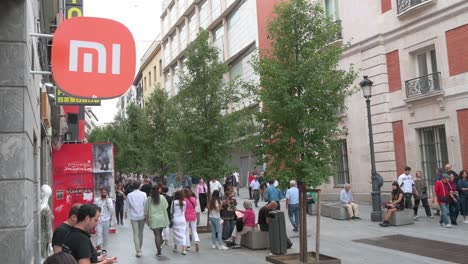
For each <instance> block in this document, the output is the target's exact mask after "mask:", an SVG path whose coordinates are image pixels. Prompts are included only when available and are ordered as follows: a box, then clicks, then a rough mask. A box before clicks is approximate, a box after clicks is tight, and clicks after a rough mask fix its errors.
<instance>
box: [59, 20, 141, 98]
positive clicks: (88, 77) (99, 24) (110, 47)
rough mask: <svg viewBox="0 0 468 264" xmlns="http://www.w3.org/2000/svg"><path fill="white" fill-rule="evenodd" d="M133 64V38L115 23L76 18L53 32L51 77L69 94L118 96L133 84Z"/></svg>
mask: <svg viewBox="0 0 468 264" xmlns="http://www.w3.org/2000/svg"><path fill="white" fill-rule="evenodd" d="M135 64H136V52H135V41H134V40H133V36H132V34H131V33H130V31H129V30H128V28H127V27H125V26H124V25H123V24H121V23H119V22H117V21H114V20H110V19H104V18H95V17H75V18H72V19H69V20H65V21H64V22H63V23H62V24H61V25H60V26H59V27H58V28H57V30H56V31H55V34H54V38H53V43H52V74H53V77H54V80H55V82H56V83H57V84H58V86H59V87H60V88H61V89H62V90H63V91H65V92H66V93H67V94H69V95H72V96H75V97H85V98H100V99H109V98H114V97H118V96H120V95H122V94H124V93H125V92H126V91H127V90H128V88H130V86H131V85H132V83H133V78H134V76H135Z"/></svg>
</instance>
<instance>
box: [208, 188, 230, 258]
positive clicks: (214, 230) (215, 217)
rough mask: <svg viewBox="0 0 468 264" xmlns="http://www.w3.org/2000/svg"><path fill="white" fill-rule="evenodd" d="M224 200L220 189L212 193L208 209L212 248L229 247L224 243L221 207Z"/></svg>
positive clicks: (223, 248) (222, 248)
mask: <svg viewBox="0 0 468 264" xmlns="http://www.w3.org/2000/svg"><path fill="white" fill-rule="evenodd" d="M222 205H223V201H222V200H221V197H220V195H219V191H218V190H215V191H214V192H213V194H212V195H211V199H210V202H209V204H208V210H209V211H210V224H211V248H212V249H216V248H217V249H221V250H226V249H228V248H227V247H226V246H224V245H223V240H222V235H221V233H222V232H223V229H222V228H221V214H220V212H221V208H222Z"/></svg>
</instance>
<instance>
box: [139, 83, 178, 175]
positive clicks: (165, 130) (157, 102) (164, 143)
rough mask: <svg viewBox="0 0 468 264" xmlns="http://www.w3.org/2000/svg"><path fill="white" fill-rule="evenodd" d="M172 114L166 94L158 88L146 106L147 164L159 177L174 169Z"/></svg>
mask: <svg viewBox="0 0 468 264" xmlns="http://www.w3.org/2000/svg"><path fill="white" fill-rule="evenodd" d="M172 114H173V113H172V112H171V104H170V102H169V99H168V96H167V94H166V92H165V91H164V90H163V89H162V88H161V87H159V86H157V87H156V89H154V91H153V93H152V94H151V95H150V97H149V99H148V101H147V102H146V104H145V115H146V118H147V120H148V133H149V142H148V144H149V145H148V146H146V148H148V149H149V150H148V157H147V162H148V166H149V169H150V170H151V171H154V172H156V173H158V174H159V175H165V174H166V173H167V172H168V170H169V169H171V168H172V169H174V164H173V160H174V156H173V155H170V147H169V142H168V141H169V126H170V124H171V117H172Z"/></svg>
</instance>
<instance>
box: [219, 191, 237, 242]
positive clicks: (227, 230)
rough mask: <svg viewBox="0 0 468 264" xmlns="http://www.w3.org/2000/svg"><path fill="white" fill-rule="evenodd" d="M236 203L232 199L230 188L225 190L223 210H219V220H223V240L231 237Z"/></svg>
mask: <svg viewBox="0 0 468 264" xmlns="http://www.w3.org/2000/svg"><path fill="white" fill-rule="evenodd" d="M236 206H237V201H236V198H235V197H234V191H233V190H232V187H230V188H228V189H227V192H226V194H225V196H224V200H223V209H222V210H221V218H222V219H223V222H224V225H223V239H228V238H230V237H231V234H232V230H233V229H234V220H235V219H234V218H235V217H236Z"/></svg>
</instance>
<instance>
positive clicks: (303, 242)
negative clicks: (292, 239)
mask: <svg viewBox="0 0 468 264" xmlns="http://www.w3.org/2000/svg"><path fill="white" fill-rule="evenodd" d="M306 191H307V186H305V183H304V182H302V184H301V188H300V192H299V194H300V196H299V197H300V200H299V203H300V206H299V208H300V209H299V210H300V221H299V241H300V242H299V248H300V249H299V255H300V259H299V260H300V262H301V263H307V217H306V210H307V208H306V206H307V203H306Z"/></svg>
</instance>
